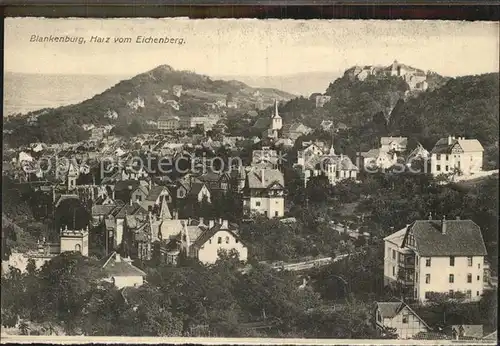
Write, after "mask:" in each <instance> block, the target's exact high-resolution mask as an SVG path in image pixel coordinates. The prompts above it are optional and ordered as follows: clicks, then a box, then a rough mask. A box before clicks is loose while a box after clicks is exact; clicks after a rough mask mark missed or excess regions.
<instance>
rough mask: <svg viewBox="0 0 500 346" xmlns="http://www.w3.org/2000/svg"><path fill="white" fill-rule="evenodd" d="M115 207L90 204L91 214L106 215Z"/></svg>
mask: <svg viewBox="0 0 500 346" xmlns="http://www.w3.org/2000/svg"><path fill="white" fill-rule="evenodd" d="M115 208H116V206H115V205H94V206H92V216H104V215H108V214H109V213H111V212H112V211H113V210H114V209H115Z"/></svg>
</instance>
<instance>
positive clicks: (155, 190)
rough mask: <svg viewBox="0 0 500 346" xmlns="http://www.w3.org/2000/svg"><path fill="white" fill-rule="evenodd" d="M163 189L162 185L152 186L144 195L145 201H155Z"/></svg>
mask: <svg viewBox="0 0 500 346" xmlns="http://www.w3.org/2000/svg"><path fill="white" fill-rule="evenodd" d="M163 190H165V187H164V186H153V187H151V190H149V193H148V195H147V196H146V200H147V201H156V200H157V199H158V197H160V195H161V193H162V192H163Z"/></svg>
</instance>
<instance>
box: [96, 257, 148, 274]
mask: <svg viewBox="0 0 500 346" xmlns="http://www.w3.org/2000/svg"><path fill="white" fill-rule="evenodd" d="M116 255H117V254H116V252H113V253H112V254H111V255H110V256H109V258H108V260H107V261H106V263H104V265H103V266H102V269H103V270H104V271H105V272H106V273H107V274H108V275H109V276H146V273H145V272H143V271H142V270H140V269H139V268H137V267H136V266H134V265H132V263H129V262H128V261H127V260H125V259H123V258H120V260H119V261H117V257H116Z"/></svg>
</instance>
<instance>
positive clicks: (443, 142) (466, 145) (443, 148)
mask: <svg viewBox="0 0 500 346" xmlns="http://www.w3.org/2000/svg"><path fill="white" fill-rule="evenodd" d="M456 144H458V145H459V146H460V147H461V148H462V150H463V151H464V152H482V151H484V148H483V146H482V145H481V143H480V142H479V141H478V140H477V139H457V138H452V139H451V141H450V144H448V138H441V139H440V140H439V141H437V142H436V144H435V145H434V148H432V151H431V152H432V153H433V154H450V153H451V149H452V148H453V147H454V146H455V145H456Z"/></svg>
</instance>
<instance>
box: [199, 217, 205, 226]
mask: <svg viewBox="0 0 500 346" xmlns="http://www.w3.org/2000/svg"><path fill="white" fill-rule="evenodd" d="M198 226H205V220H203V218H202V217H200V222H199V223H198Z"/></svg>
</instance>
